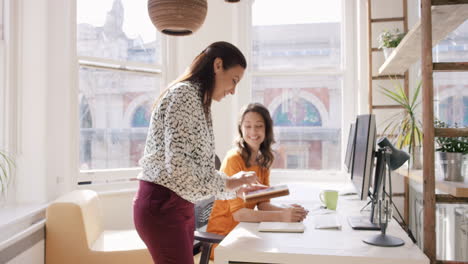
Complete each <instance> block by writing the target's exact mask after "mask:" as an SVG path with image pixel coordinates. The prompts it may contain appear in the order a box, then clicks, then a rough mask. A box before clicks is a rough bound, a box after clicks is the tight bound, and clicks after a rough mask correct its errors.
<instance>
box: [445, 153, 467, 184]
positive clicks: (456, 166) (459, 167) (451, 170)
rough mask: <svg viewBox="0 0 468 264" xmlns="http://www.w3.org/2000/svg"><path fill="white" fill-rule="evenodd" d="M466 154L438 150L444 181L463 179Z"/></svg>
mask: <svg viewBox="0 0 468 264" xmlns="http://www.w3.org/2000/svg"><path fill="white" fill-rule="evenodd" d="M466 157H467V156H466V155H463V153H456V152H439V158H440V166H441V168H442V172H443V173H444V180H445V181H457V182H459V181H463V180H464V177H465V175H464V174H465V171H466V170H465V166H466V161H465V160H466Z"/></svg>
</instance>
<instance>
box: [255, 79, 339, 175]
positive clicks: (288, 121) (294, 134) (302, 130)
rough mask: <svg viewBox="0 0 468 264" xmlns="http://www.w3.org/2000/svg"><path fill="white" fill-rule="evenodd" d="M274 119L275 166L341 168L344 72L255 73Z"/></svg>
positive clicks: (262, 100) (260, 96)
mask: <svg viewBox="0 0 468 264" xmlns="http://www.w3.org/2000/svg"><path fill="white" fill-rule="evenodd" d="M253 87H254V88H253V100H254V101H256V102H260V103H262V104H264V105H265V106H266V107H267V108H268V109H269V111H270V114H271V115H272V118H273V121H274V132H275V139H276V144H275V145H274V148H275V150H276V157H275V162H274V163H273V168H294V169H340V168H341V161H340V160H341V116H342V115H341V112H342V109H341V100H342V98H341V87H342V79H341V76H336V75H329V76H292V77H291V76H288V77H254V78H253Z"/></svg>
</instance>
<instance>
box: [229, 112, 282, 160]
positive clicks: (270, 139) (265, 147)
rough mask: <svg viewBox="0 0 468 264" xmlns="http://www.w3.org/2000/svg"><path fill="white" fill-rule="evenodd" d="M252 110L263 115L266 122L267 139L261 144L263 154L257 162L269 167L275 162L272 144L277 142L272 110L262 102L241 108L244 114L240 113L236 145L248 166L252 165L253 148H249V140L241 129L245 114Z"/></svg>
mask: <svg viewBox="0 0 468 264" xmlns="http://www.w3.org/2000/svg"><path fill="white" fill-rule="evenodd" d="M250 112H254V113H257V114H259V115H260V116H262V118H263V122H265V139H264V140H263V142H262V144H260V149H259V151H260V153H261V155H260V156H259V157H257V162H258V164H259V165H260V166H261V167H264V168H267V169H269V168H270V166H271V164H272V163H273V160H274V159H275V157H274V155H273V150H272V149H271V145H273V143H275V138H274V134H273V120H272V119H271V116H270V112H268V109H267V108H266V107H265V106H263V105H262V104H260V103H251V104H248V105H247V106H245V107H244V108H243V109H242V110H241V113H242V114H241V115H240V118H239V122H238V124H237V131H238V132H239V137H238V139H237V140H236V146H237V149H238V151H239V153H240V154H241V157H242V159H243V160H244V162H245V164H246V166H247V167H250V166H251V164H250V157H251V156H252V150H251V149H250V148H249V145H248V144H247V142H245V140H244V135H243V134H242V129H241V126H242V122H243V121H244V117H245V115H246V114H247V113H250Z"/></svg>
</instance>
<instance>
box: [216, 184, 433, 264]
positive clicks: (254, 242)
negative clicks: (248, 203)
mask: <svg viewBox="0 0 468 264" xmlns="http://www.w3.org/2000/svg"><path fill="white" fill-rule="evenodd" d="M332 188H333V185H330V184H323V183H322V184H300V185H299V184H294V185H292V184H289V189H290V192H291V195H290V196H286V197H282V198H277V199H273V200H272V202H275V203H276V202H278V203H293V202H298V203H300V204H302V205H303V206H304V207H306V208H308V209H314V208H317V207H318V206H319V202H318V193H319V192H320V189H332ZM365 203H366V202H365V201H360V200H358V199H357V196H356V195H352V196H340V197H339V198H338V208H337V212H338V214H339V216H340V220H341V224H342V229H341V230H317V229H315V228H314V217H313V215H310V214H309V216H308V217H307V219H306V220H305V221H304V224H305V225H306V230H305V232H304V233H263V232H258V231H257V227H258V223H240V224H239V225H238V226H237V227H236V228H235V229H234V230H233V231H232V232H231V233H229V235H228V236H227V237H226V238H225V239H224V240H223V241H222V242H221V243H220V244H219V246H218V247H217V248H216V249H215V264H227V263H235V262H247V263H291V264H310V263H327V264H334V263H336V264H343V263H356V264H358V263H359V264H366V263H369V264H371V263H372V264H379V263H382V264H384V263H388V264H394V263H399V264H406V263H420V264H428V263H429V259H428V258H427V257H426V255H424V254H423V252H422V251H421V250H420V249H419V248H418V246H417V245H416V244H413V243H412V241H411V240H410V239H409V238H408V236H407V235H406V233H405V232H404V231H403V229H402V228H401V227H400V226H399V225H398V223H396V221H395V220H392V221H391V222H390V224H389V227H388V228H387V234H390V235H393V236H396V237H399V238H401V239H403V240H404V241H405V245H404V246H401V247H394V248H388V247H387V248H385V247H376V246H371V245H368V244H366V243H364V242H363V241H362V240H363V239H365V238H368V237H370V236H371V235H373V234H379V233H380V231H358V230H353V229H352V228H351V227H350V226H349V224H348V222H347V218H346V217H347V216H348V215H361V213H360V212H359V210H360V209H361V208H362V207H363V206H364V205H365Z"/></svg>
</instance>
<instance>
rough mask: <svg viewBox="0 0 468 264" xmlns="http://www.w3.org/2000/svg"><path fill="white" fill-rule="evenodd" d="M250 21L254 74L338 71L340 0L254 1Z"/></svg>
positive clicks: (339, 63)
mask: <svg viewBox="0 0 468 264" xmlns="http://www.w3.org/2000/svg"><path fill="white" fill-rule="evenodd" d="M284 10H288V11H287V12H284ZM252 18H253V29H252V31H253V35H252V39H253V46H252V59H253V69H254V70H256V71H257V70H261V71H275V70H276V71H277V70H293V71H298V70H302V71H304V70H311V69H318V68H321V69H324V68H325V69H327V68H328V69H341V61H342V60H341V0H333V1H332V0H330V1H317V0H315V1H314V0H308V1H304V0H302V1H301V0H293V1H279V0H256V1H255V2H254V4H253V9H252Z"/></svg>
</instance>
